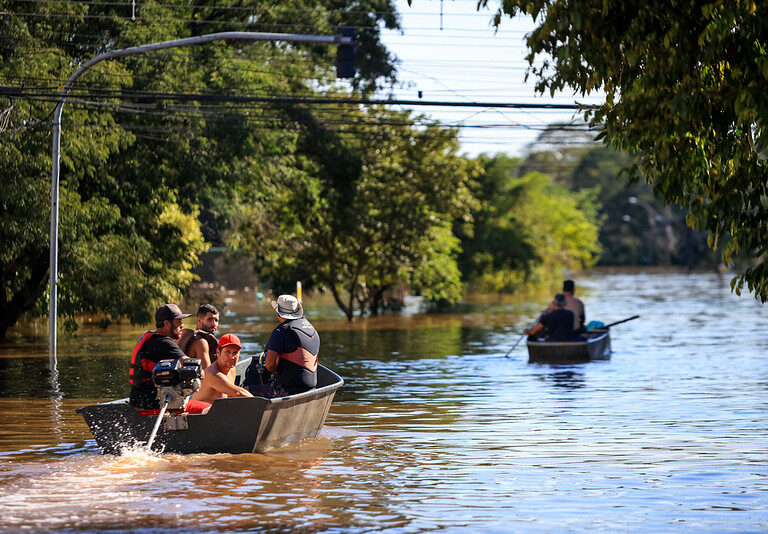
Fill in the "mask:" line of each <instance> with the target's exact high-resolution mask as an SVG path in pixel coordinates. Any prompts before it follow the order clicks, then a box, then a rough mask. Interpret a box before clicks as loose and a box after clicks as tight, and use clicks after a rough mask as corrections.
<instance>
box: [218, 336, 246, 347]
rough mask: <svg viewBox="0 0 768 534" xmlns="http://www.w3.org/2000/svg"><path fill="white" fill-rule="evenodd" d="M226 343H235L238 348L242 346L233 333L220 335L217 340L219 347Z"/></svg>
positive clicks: (224, 345)
mask: <svg viewBox="0 0 768 534" xmlns="http://www.w3.org/2000/svg"><path fill="white" fill-rule="evenodd" d="M227 345H236V346H237V348H238V349H242V348H243V346H242V345H241V344H240V338H239V337H237V336H236V335H235V334H224V335H223V336H221V339H220V340H219V348H220V349H223V348H224V347H226V346H227Z"/></svg>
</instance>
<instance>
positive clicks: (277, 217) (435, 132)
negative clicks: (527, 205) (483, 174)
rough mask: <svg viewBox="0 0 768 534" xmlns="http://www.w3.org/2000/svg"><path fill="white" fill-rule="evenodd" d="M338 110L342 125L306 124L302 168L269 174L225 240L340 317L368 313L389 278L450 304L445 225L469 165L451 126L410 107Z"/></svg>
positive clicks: (452, 251)
mask: <svg viewBox="0 0 768 534" xmlns="http://www.w3.org/2000/svg"><path fill="white" fill-rule="evenodd" d="M345 112H346V114H347V116H348V118H349V122H347V123H345V124H343V125H339V126H336V127H333V128H329V127H328V126H327V125H325V124H323V123H320V122H311V123H310V122H309V121H305V124H306V126H305V130H304V131H303V132H302V138H301V140H300V142H299V146H300V147H301V151H300V152H301V153H302V154H303V155H304V156H305V159H304V160H303V161H302V162H300V166H301V171H300V172H297V173H293V174H285V175H282V176H274V177H273V178H272V181H271V191H270V193H269V194H268V195H267V196H266V197H265V199H264V201H262V202H260V203H258V204H254V205H252V206H250V207H249V208H248V209H247V210H244V213H243V224H242V226H241V232H240V234H239V235H238V236H236V239H235V240H234V241H233V244H234V245H235V246H236V247H238V248H240V249H243V250H247V251H249V252H252V253H254V254H256V255H257V256H258V257H259V258H260V259H261V262H262V263H261V265H262V273H263V274H264V275H267V276H270V277H271V278H273V279H274V280H276V281H280V280H296V279H300V278H299V277H302V278H303V279H304V280H305V282H310V283H314V284H317V285H320V286H322V287H325V288H327V289H328V290H329V291H330V292H331V293H332V294H333V296H334V299H335V300H336V303H337V304H338V306H339V308H340V309H341V310H342V312H343V313H344V314H345V315H346V316H347V318H348V319H351V318H352V317H353V315H354V314H355V313H360V314H363V313H368V312H372V313H377V312H378V310H379V306H380V304H381V300H382V296H383V294H384V292H385V291H386V290H387V289H389V288H392V287H393V286H394V285H395V284H398V283H403V284H406V285H409V286H411V287H412V288H413V289H416V290H417V291H422V292H423V294H424V296H425V297H426V298H427V299H428V300H431V301H455V300H457V298H458V296H459V294H460V280H459V273H458V269H457V268H456V264H455V261H456V260H455V255H456V252H457V243H456V240H455V238H454V237H453V236H452V235H451V232H450V230H449V229H450V223H451V221H453V220H454V219H456V218H461V217H465V216H466V215H467V214H468V208H469V206H470V205H471V203H472V198H471V196H470V194H469V190H468V189H467V181H468V179H469V178H470V176H471V174H472V173H473V168H474V167H473V165H472V164H471V163H470V162H468V161H467V160H466V159H464V158H461V157H459V156H457V154H456V152H457V150H458V142H457V139H456V132H455V131H453V130H446V129H443V128H441V127H439V126H438V125H437V124H433V123H429V122H427V121H426V120H424V119H423V118H414V117H412V116H411V115H410V113H409V112H398V111H388V110H386V109H383V108H371V109H369V110H359V109H356V108H346V109H345ZM305 119H306V117H305ZM416 119H418V122H419V124H420V126H419V127H417V126H416V125H415V124H414V122H415V120H416Z"/></svg>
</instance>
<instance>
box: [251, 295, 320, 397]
mask: <svg viewBox="0 0 768 534" xmlns="http://www.w3.org/2000/svg"><path fill="white" fill-rule="evenodd" d="M272 307H273V308H274V309H275V311H276V312H277V316H278V318H279V320H280V324H279V325H277V327H275V329H274V330H273V331H272V334H270V336H269V341H267V346H266V347H265V349H266V353H267V355H266V358H265V361H264V364H265V366H266V367H267V369H268V370H269V371H271V372H273V373H277V382H278V383H277V384H266V385H264V386H255V387H253V388H251V393H253V394H254V395H257V396H260V397H272V398H274V397H281V396H285V395H293V394H295V393H302V392H304V391H308V390H310V389H313V388H314V387H316V386H317V364H318V353H319V352H320V334H318V333H317V330H315V327H314V326H312V324H311V323H310V322H309V321H307V319H306V318H305V317H304V309H303V308H302V306H301V303H300V302H299V300H298V299H297V298H296V297H294V296H293V295H280V296H279V297H278V298H277V300H276V301H273V302H272Z"/></svg>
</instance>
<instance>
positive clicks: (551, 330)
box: [523, 293, 576, 341]
mask: <svg viewBox="0 0 768 534" xmlns="http://www.w3.org/2000/svg"><path fill="white" fill-rule="evenodd" d="M565 304H566V298H565V295H564V294H562V293H558V294H557V295H555V300H553V301H552V304H551V305H550V306H551V307H552V310H551V311H548V312H547V313H545V314H544V315H542V316H541V319H539V322H538V323H536V325H535V326H534V327H533V328H531V329H528V328H526V329H525V330H523V333H524V334H528V336H529V339H536V337H537V336H539V335H540V334H545V335H546V338H547V341H573V340H575V339H576V335H575V333H574V331H573V312H572V311H571V310H566V309H565Z"/></svg>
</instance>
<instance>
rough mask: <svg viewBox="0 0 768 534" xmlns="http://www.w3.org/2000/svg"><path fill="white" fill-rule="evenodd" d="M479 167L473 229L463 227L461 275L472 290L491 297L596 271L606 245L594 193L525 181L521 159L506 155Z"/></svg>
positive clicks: (540, 178) (542, 179)
mask: <svg viewBox="0 0 768 534" xmlns="http://www.w3.org/2000/svg"><path fill="white" fill-rule="evenodd" d="M478 162H479V163H480V165H481V166H482V172H481V173H480V175H479V177H478V178H477V179H476V180H475V183H474V186H473V188H472V190H473V193H474V195H475V197H476V198H477V200H478V201H479V202H478V204H477V207H476V209H475V210H474V211H473V213H472V219H473V221H474V224H473V225H471V226H470V225H464V224H459V225H458V228H459V232H460V235H461V236H462V239H461V247H462V254H461V264H460V265H461V270H462V273H464V274H465V276H466V277H467V279H468V281H469V282H470V283H472V284H474V285H475V286H476V287H478V289H481V290H485V291H488V290H490V291H508V292H521V291H531V290H535V289H537V288H541V287H547V286H551V285H553V284H554V283H555V282H557V281H558V280H559V279H560V278H561V277H562V275H563V273H564V272H566V271H579V270H582V269H585V268H589V267H591V266H592V265H594V263H595V262H596V261H597V258H598V255H599V252H600V245H599V243H598V238H597V236H598V225H597V221H596V213H597V207H596V205H595V199H594V195H593V194H592V192H591V191H587V192H584V193H573V192H571V191H568V190H567V189H566V188H565V187H563V186H561V185H555V184H553V183H552V178H550V177H549V176H547V175H544V174H541V173H537V172H527V173H525V174H524V175H523V176H519V172H520V166H521V162H520V160H518V159H515V158H510V157H508V156H505V155H502V154H497V155H495V156H493V157H488V156H480V157H479V158H478Z"/></svg>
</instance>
